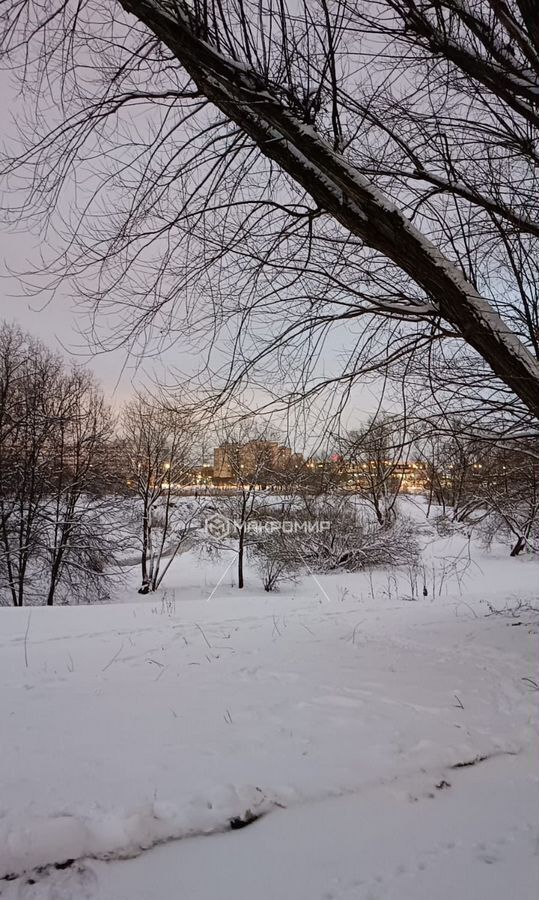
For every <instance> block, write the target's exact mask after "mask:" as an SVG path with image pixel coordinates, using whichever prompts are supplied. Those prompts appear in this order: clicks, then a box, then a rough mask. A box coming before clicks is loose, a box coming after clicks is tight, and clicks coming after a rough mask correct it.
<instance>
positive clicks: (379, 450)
mask: <svg viewBox="0 0 539 900" xmlns="http://www.w3.org/2000/svg"><path fill="white" fill-rule="evenodd" d="M343 453H344V456H345V459H346V461H347V463H352V465H353V467H354V469H355V479H354V481H355V484H354V489H355V492H356V493H357V494H358V496H360V497H361V498H362V499H363V500H365V501H366V502H367V503H368V504H369V506H371V508H372V509H373V510H374V513H375V515H376V518H377V520H378V524H379V525H382V526H384V525H388V524H389V523H390V522H392V521H393V520H394V518H395V507H396V504H397V499H398V496H399V493H400V490H401V487H402V479H403V468H402V466H403V462H404V461H405V460H407V458H408V455H409V449H408V450H407V448H406V447H405V446H404V434H403V423H402V419H401V418H397V417H395V416H394V417H391V416H389V415H387V414H385V415H378V416H377V417H375V418H374V419H371V420H370V421H369V422H367V423H366V425H365V426H364V427H363V428H361V429H359V430H357V431H354V432H351V433H350V434H349V435H348V437H347V438H346V439H345V440H344V441H343Z"/></svg>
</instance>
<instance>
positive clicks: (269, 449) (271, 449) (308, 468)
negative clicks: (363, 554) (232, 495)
mask: <svg viewBox="0 0 539 900" xmlns="http://www.w3.org/2000/svg"><path fill="white" fill-rule="evenodd" d="M382 465H383V468H384V470H385V471H386V472H387V475H388V477H390V478H391V479H393V480H396V481H398V483H399V485H400V488H401V489H402V490H403V491H408V492H410V493H412V492H416V491H421V490H424V489H425V487H426V485H427V473H426V467H425V466H424V464H422V463H421V462H398V463H393V462H391V461H389V460H386V461H382ZM379 467H380V461H379V460H378V461H367V462H364V463H354V462H349V461H346V460H345V459H344V458H343V457H342V456H340V455H339V454H334V455H333V456H331V457H329V458H327V459H317V458H314V457H310V458H307V459H306V458H305V457H304V456H303V455H302V454H300V453H295V452H294V451H292V450H291V449H290V447H286V446H284V445H283V444H279V443H278V442H277V441H266V440H252V441H248V442H246V443H244V444H233V443H224V444H222V445H221V446H220V447H216V448H215V450H214V451H213V464H209V463H204V464H202V465H200V466H198V467H196V468H195V469H194V470H193V471H192V481H193V482H194V483H195V484H196V485H198V486H201V487H205V488H216V489H226V488H234V487H235V486H237V485H238V484H240V483H242V482H245V481H250V482H251V483H256V484H257V486H259V487H261V488H267V487H284V486H286V485H287V484H292V483H298V481H299V482H302V483H303V484H305V486H308V485H309V484H311V485H312V486H313V487H314V486H316V484H317V482H318V483H321V482H323V481H324V480H325V481H329V480H331V481H333V482H336V483H339V484H341V486H344V487H349V488H350V489H353V488H354V487H356V488H360V487H364V486H365V485H366V484H367V483H368V482H369V480H370V479H372V477H373V474H374V470H375V469H378V468H379Z"/></svg>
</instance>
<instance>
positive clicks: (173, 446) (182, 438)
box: [123, 396, 197, 594]
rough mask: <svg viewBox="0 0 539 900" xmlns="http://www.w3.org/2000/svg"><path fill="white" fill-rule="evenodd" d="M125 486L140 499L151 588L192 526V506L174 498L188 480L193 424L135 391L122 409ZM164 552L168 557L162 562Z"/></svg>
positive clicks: (144, 575) (146, 589)
mask: <svg viewBox="0 0 539 900" xmlns="http://www.w3.org/2000/svg"><path fill="white" fill-rule="evenodd" d="M123 430H124V437H125V450H126V457H127V465H128V469H129V479H128V486H129V488H130V490H131V491H132V493H133V494H134V496H135V497H136V498H138V501H139V509H140V516H139V528H138V529H137V530H138V533H139V536H140V544H141V586H140V588H139V593H141V594H148V593H150V592H152V591H156V590H157V589H158V588H159V586H160V584H161V583H162V581H163V578H164V577H165V575H166V573H167V571H168V569H169V567H170V565H171V564H172V562H173V560H174V559H175V557H176V556H177V554H178V553H179V551H180V549H181V548H182V546H183V545H184V544H185V543H186V541H187V540H188V539H189V538H190V536H191V535H192V533H193V531H194V520H195V517H196V514H197V509H196V507H195V505H194V504H191V505H190V506H188V505H187V504H183V505H181V508H180V506H179V504H178V503H177V493H178V490H179V489H180V488H181V487H182V486H183V485H185V484H186V483H187V482H188V480H189V475H190V469H191V467H192V463H193V452H194V445H195V429H194V427H193V426H192V424H191V423H190V421H189V419H188V417H187V415H186V413H185V412H184V411H183V410H178V409H171V408H169V407H167V406H166V405H165V404H164V403H163V402H159V401H155V400H153V399H152V398H151V397H149V396H139V397H137V398H136V399H135V400H133V401H132V402H131V403H129V404H128V405H127V406H126V408H125V410H124V414H123ZM165 557H166V558H167V562H166V563H164V560H165Z"/></svg>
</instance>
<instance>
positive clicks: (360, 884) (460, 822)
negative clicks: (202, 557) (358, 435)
mask: <svg viewBox="0 0 539 900" xmlns="http://www.w3.org/2000/svg"><path fill="white" fill-rule="evenodd" d="M455 557H458V559H460V560H463V559H465V558H467V548H466V543H465V541H464V540H463V539H460V538H458V539H455V538H454V539H452V540H445V539H440V540H438V541H437V542H436V543H435V545H434V546H433V548H431V549H430V550H429V551H428V554H427V555H426V557H425V572H426V580H427V582H428V584H429V596H428V597H423V596H422V595H421V596H420V599H419V600H418V601H414V602H410V601H409V600H407V599H405V598H406V597H407V596H409V581H410V574H409V573H407V572H401V573H397V574H396V575H395V576H394V575H393V574H391V573H387V572H375V573H373V574H372V576H370V575H368V574H367V573H364V574H361V575H335V576H331V577H330V576H326V577H323V578H319V579H318V581H317V582H315V580H313V579H312V578H309V577H307V578H305V579H304V580H303V581H302V582H301V583H300V584H298V585H287V586H284V587H283V588H282V590H281V591H280V593H278V594H274V595H268V594H264V592H263V591H261V590H260V588H259V587H258V585H257V583H256V578H254V577H253V579H252V584H251V583H248V586H247V588H246V590H245V591H244V592H243V593H242V594H241V595H240V592H238V591H237V590H235V589H234V588H233V587H232V586H231V583H230V576H229V575H227V576H226V577H225V578H224V579H223V581H222V583H221V585H220V586H219V588H218V590H217V591H216V592H215V594H214V595H213V597H212V598H211V600H210V601H209V602H208V596H209V595H210V594H211V592H212V589H213V587H214V586H215V585H216V583H217V581H218V579H219V577H220V576H221V574H222V571H223V568H224V567H226V565H227V561H226V560H224V561H222V562H220V563H216V564H213V565H209V564H208V563H207V562H205V563H201V562H198V561H197V560H196V559H194V558H192V557H186V556H184V557H182V558H180V559H178V560H177V562H176V563H175V567H174V572H173V573H172V574H171V578H170V579H169V585H168V591H167V596H166V597H165V598H163V596H162V595H159V596H158V597H157V598H151V599H140V598H138V597H137V595H136V593H135V591H134V590H133V589H131V588H130V586H129V584H128V585H127V586H126V588H125V590H124V591H123V593H122V596H121V598H120V599H121V600H122V601H123V602H121V603H117V604H111V605H107V606H100V607H96V606H93V607H75V608H55V609H52V610H50V609H41V608H39V609H34V610H33V611H32V612H31V614H30V613H29V612H28V610H22V611H19V610H11V609H1V610H0V647H1V650H0V654H1V655H0V669H1V672H0V677H1V683H2V692H1V697H0V704H1V714H2V719H1V721H2V770H1V776H0V779H1V780H0V786H1V790H0V877H1V878H2V880H0V897H1V898H2V900H15V898H17V900H83V898H95V900H169V898H180V900H183V898H185V900H217V898H220V900H253V898H257V900H277V898H279V900H282V898H291V900H352V898H355V900H356V898H357V900H433V898H436V900H455V898H466V900H486V898H488V900H507V898H508V897H509V896H511V897H515V900H531V898H532V897H533V898H535V897H536V896H537V889H538V887H539V875H538V869H537V864H538V861H539V843H538V837H539V829H538V827H537V826H538V818H539V817H538V812H537V811H538V810H539V802H538V800H539V796H538V794H539V791H538V787H539V785H538V782H539V770H538V767H537V746H536V741H537V721H538V717H537V699H538V697H539V692H538V690H537V685H536V683H537V682H538V681H539V679H538V677H537V671H536V667H535V665H534V654H535V656H536V650H537V643H538V641H539V629H538V626H537V616H535V615H534V614H533V613H531V612H529V611H526V609H525V608H524V607H523V608H522V610H521V612H520V613H519V614H518V615H516V616H507V615H486V614H487V613H488V612H489V609H488V606H487V604H488V603H491V604H494V605H495V606H496V607H497V608H499V609H501V608H503V607H504V606H505V605H506V604H509V605H512V606H514V605H515V603H516V602H517V601H518V600H522V601H524V602H525V603H526V602H527V603H529V602H534V603H535V605H537V599H538V594H539V564H538V562H536V561H534V560H532V559H529V558H522V559H516V560H515V559H513V560H509V559H508V558H507V557H506V556H505V555H502V554H501V552H500V553H499V554H498V555H495V554H492V555H487V554H485V553H481V551H479V550H478V549H477V548H475V549H474V550H473V562H472V564H466V565H463V566H461V567H460V568H458V567H457V568H455V567H454V566H453V565H452V564H451V565H450V563H451V561H452V560H453V559H454V558H455ZM457 570H458V573H459V574H458V575H457V574H456V572H457ZM444 573H445V574H444ZM451 573H453V574H451ZM134 583H135V582H134V581H133V584H134ZM433 584H435V595H434V596H433V590H432V587H433ZM465 763H473V764H472V765H463V764H465ZM455 767H456V768H455ZM251 815H253V816H254V815H260V816H261V818H260V819H259V820H258V821H256V822H254V823H253V824H251V825H249V827H246V828H242V829H240V830H237V829H234V830H231V829H230V822H231V820H234V819H235V818H239V819H244V818H245V817H250V816H251ZM180 838H183V839H182V840H180ZM126 857H131V858H126ZM69 860H74V862H71V863H69V862H68V863H67V865H66V862H67V861H69Z"/></svg>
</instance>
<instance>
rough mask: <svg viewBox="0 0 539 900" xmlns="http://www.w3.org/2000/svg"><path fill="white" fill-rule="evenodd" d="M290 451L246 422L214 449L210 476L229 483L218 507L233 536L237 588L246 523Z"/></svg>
mask: <svg viewBox="0 0 539 900" xmlns="http://www.w3.org/2000/svg"><path fill="white" fill-rule="evenodd" d="M291 456H292V454H291V453H290V451H288V449H287V448H285V447H282V446H281V445H280V444H279V442H278V441H277V440H275V436H274V435H272V434H270V432H268V430H267V429H265V428H260V427H259V426H258V425H257V424H256V423H254V424H253V423H251V424H249V423H247V424H244V425H243V426H241V427H239V428H236V429H235V430H232V431H229V432H228V433H227V434H226V435H225V436H224V438H223V440H222V441H221V446H220V447H218V448H217V450H216V451H215V459H214V478H217V479H219V478H222V479H226V480H227V481H228V482H229V484H230V485H231V491H230V492H229V494H228V496H224V497H223V498H222V499H221V501H220V503H219V507H218V511H219V512H220V513H222V514H224V515H225V517H226V519H227V520H228V522H229V524H230V530H231V533H232V535H233V536H234V537H235V539H236V552H237V557H238V565H237V573H238V588H240V589H241V588H243V587H244V585H245V578H244V563H245V550H246V548H247V545H248V544H249V540H250V535H249V526H250V524H252V523H253V522H254V520H255V519H256V518H259V517H260V516H261V515H262V514H263V511H264V508H265V506H266V505H267V503H265V502H264V501H265V500H266V496H265V494H264V491H265V489H266V488H268V487H272V486H274V485H275V482H280V480H281V478H282V475H283V473H284V472H286V468H287V466H288V463H289V460H290V458H291Z"/></svg>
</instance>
